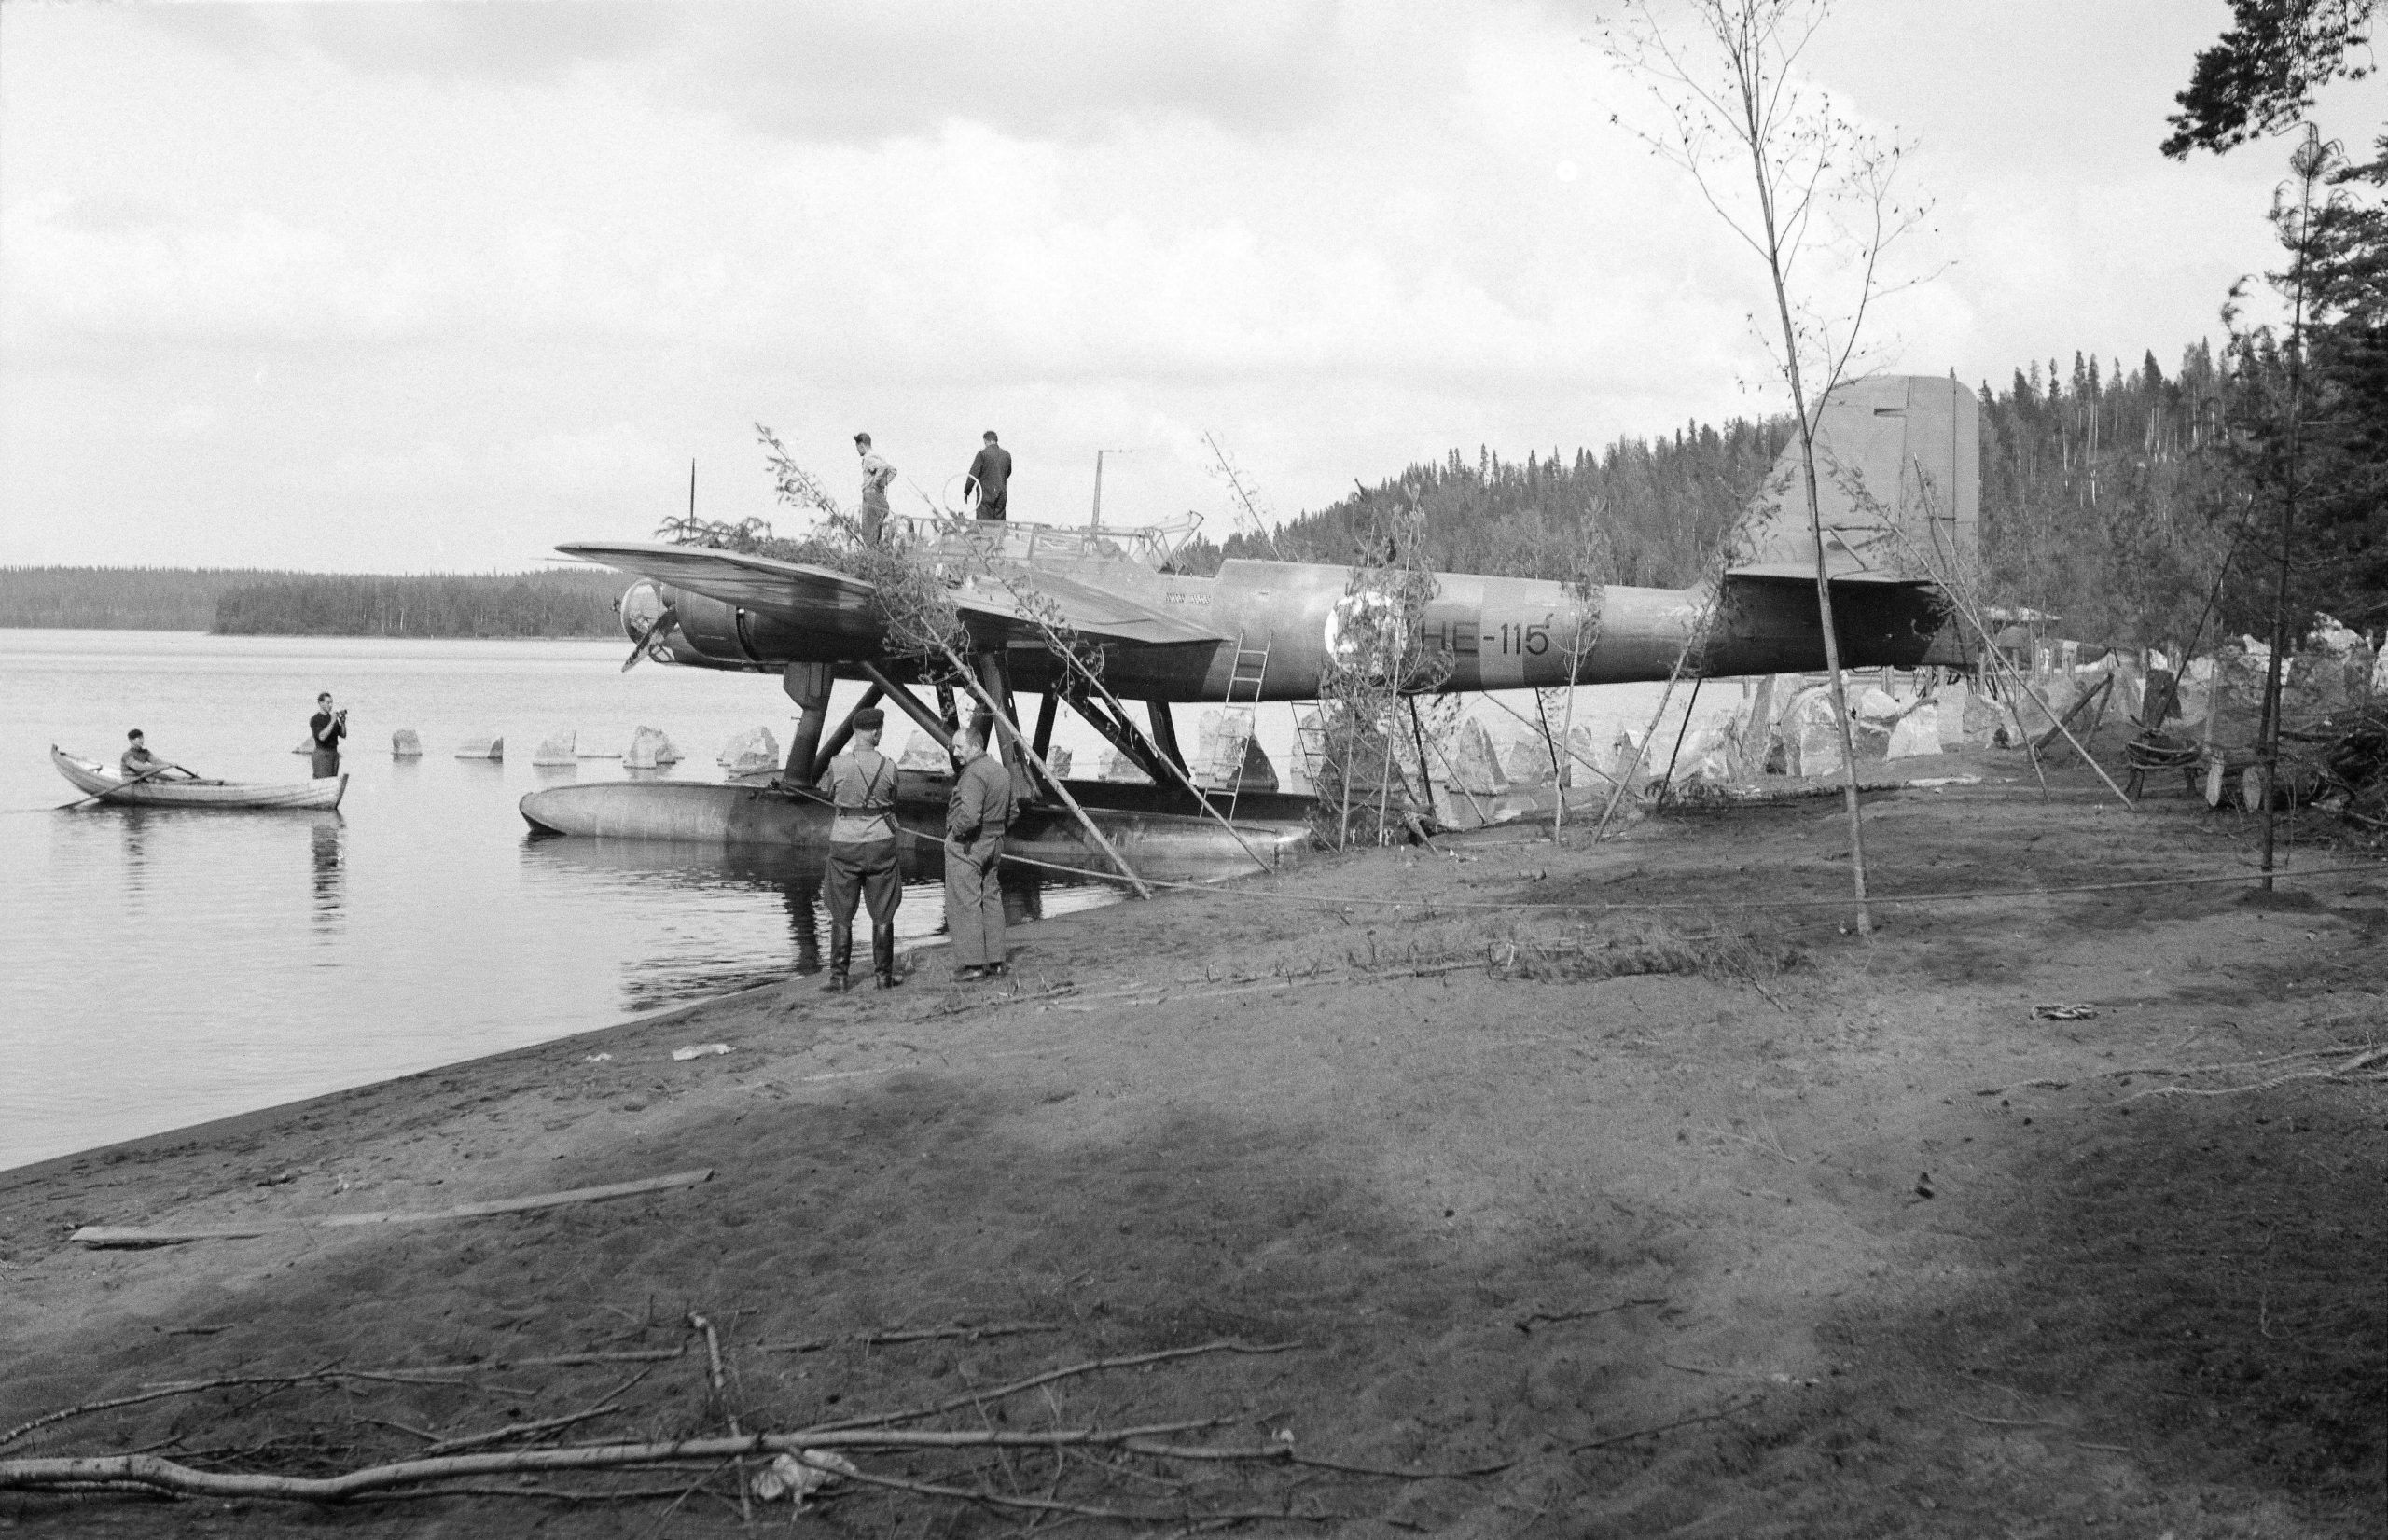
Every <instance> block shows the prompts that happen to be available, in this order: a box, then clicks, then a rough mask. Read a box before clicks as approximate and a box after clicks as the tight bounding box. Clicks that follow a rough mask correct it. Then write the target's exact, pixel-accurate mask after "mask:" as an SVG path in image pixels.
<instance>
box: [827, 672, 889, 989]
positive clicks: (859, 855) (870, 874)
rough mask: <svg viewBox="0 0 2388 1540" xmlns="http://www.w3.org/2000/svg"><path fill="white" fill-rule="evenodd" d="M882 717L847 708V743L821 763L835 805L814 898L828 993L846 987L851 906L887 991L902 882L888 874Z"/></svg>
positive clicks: (850, 978) (850, 967)
mask: <svg viewBox="0 0 2388 1540" xmlns="http://www.w3.org/2000/svg"><path fill="white" fill-rule="evenodd" d="M886 726H887V714H886V713H885V712H883V711H880V710H878V709H877V708H876V707H873V708H871V709H869V710H866V711H858V712H856V713H854V745H853V746H852V747H851V748H849V749H847V750H846V752H845V753H843V754H841V755H840V756H838V757H836V758H835V759H832V760H831V761H829V773H827V774H826V775H824V776H823V777H821V786H820V789H821V790H822V791H823V792H824V793H826V794H827V796H828V797H829V799H830V800H831V801H832V802H833V803H835V804H836V806H837V810H838V819H837V822H836V823H834V824H832V825H830V826H829V869H828V870H827V871H826V872H825V873H823V874H822V879H821V896H822V898H823V899H824V900H825V901H826V903H827V904H828V906H829V983H828V988H829V990H830V992H832V993H836V994H843V993H844V992H846V991H847V990H849V989H851V988H853V972H854V906H855V903H856V901H857V900H859V901H861V902H864V903H868V905H869V906H870V962H871V967H872V970H873V971H874V972H875V973H876V974H877V976H878V979H879V987H880V988H881V989H883V990H892V989H894V988H895V986H896V985H897V984H898V983H900V982H902V980H901V979H899V978H896V977H895V906H896V905H898V904H900V903H902V902H903V901H904V886H903V882H902V880H901V879H900V878H898V877H897V875H896V871H895V760H893V759H890V758H888V757H887V756H885V755H883V754H882V753H880V752H879V734H880V732H881V731H882V729H883V728H885V727H886Z"/></svg>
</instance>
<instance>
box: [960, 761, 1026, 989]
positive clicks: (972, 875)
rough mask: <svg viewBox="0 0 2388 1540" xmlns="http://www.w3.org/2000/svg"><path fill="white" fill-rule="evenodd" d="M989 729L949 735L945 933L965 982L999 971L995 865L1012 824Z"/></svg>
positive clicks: (999, 896) (1007, 780) (1000, 917)
mask: <svg viewBox="0 0 2388 1540" xmlns="http://www.w3.org/2000/svg"><path fill="white" fill-rule="evenodd" d="M992 727H993V724H992V723H991V722H988V721H986V720H984V719H983V718H982V719H981V720H980V721H978V722H974V723H972V724H971V725H970V726H968V727H966V728H963V729H962V730H961V731H960V732H958V733H955V734H954V735H953V754H954V757H955V758H957V759H959V760H961V761H962V773H961V774H959V775H957V776H955V777H954V779H953V797H952V798H951V800H950V801H949V802H948V803H947V804H946V810H945V928H946V930H947V932H948V933H949V934H950V935H951V936H952V937H953V960H954V977H955V978H962V979H965V980H966V979H973V978H995V977H997V976H999V975H1000V974H1002V972H1003V971H1004V892H1003V887H1002V884H1000V883H999V882H997V881H995V862H996V858H997V856H998V855H999V854H1000V853H1001V852H1002V850H1003V848H1004V830H1005V829H1006V828H1007V827H1008V826H1009V825H1010V824H1011V772H1010V771H1009V770H1006V769H1005V768H1004V765H1003V761H1001V760H999V759H997V758H996V757H995V756H993V755H991V754H989V753H988V752H987V734H988V732H989V731H990V730H991V728H992Z"/></svg>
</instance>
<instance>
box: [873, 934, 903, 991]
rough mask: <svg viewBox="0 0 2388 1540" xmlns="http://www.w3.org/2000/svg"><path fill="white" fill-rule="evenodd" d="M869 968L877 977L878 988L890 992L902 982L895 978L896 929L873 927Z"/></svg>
mask: <svg viewBox="0 0 2388 1540" xmlns="http://www.w3.org/2000/svg"><path fill="white" fill-rule="evenodd" d="M870 962H871V966H872V967H873V968H874V969H875V970H876V971H877V973H878V975H879V987H880V988H881V989H883V990H892V989H894V988H895V986H896V985H898V984H900V983H902V982H903V981H904V980H903V979H901V978H897V977H896V976H895V926H893V925H887V926H884V927H880V926H874V927H872V929H871V933H870Z"/></svg>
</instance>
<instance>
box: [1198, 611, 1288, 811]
mask: <svg viewBox="0 0 2388 1540" xmlns="http://www.w3.org/2000/svg"><path fill="white" fill-rule="evenodd" d="M1244 634H1245V633H1244V632H1243V631H1237V632H1236V633H1235V666H1234V667H1232V668H1230V669H1229V670H1228V688H1227V694H1226V695H1225V696H1223V697H1222V698H1221V699H1220V702H1219V707H1220V709H1219V731H1218V736H1217V737H1215V738H1214V739H1213V740H1212V741H1211V763H1210V764H1209V766H1207V767H1206V769H1207V770H1208V772H1209V773H1208V776H1207V779H1208V780H1209V781H1210V783H1211V785H1212V786H1213V787H1214V788H1224V789H1225V790H1226V792H1227V794H1228V806H1227V819H1228V822H1229V823H1230V824H1232V823H1234V822H1235V804H1236V799H1237V798H1239V797H1241V796H1242V795H1243V767H1244V762H1245V761H1246V760H1247V759H1249V758H1250V757H1251V756H1252V741H1253V738H1254V736H1255V735H1256V732H1257V730H1258V728H1259V725H1260V687H1261V684H1262V682H1263V681H1264V680H1266V679H1267V678H1268V677H1269V650H1270V647H1272V646H1273V645H1276V640H1277V633H1276V632H1275V631H1269V632H1267V633H1266V634H1264V635H1263V636H1262V637H1261V639H1260V645H1258V646H1256V647H1247V646H1245V645H1243V639H1244ZM1239 707H1241V708H1243V712H1244V715H1245V719H1246V721H1247V722H1248V723H1249V724H1250V728H1249V729H1248V730H1246V731H1245V732H1244V733H1243V736H1242V737H1240V738H1239V737H1237V736H1235V735H1234V734H1233V733H1232V732H1231V730H1230V728H1231V727H1232V725H1233V723H1234V720H1235V712H1236V710H1237V709H1238V708H1239Z"/></svg>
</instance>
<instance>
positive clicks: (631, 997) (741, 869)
mask: <svg viewBox="0 0 2388 1540" xmlns="http://www.w3.org/2000/svg"><path fill="white" fill-rule="evenodd" d="M827 856H828V852H827V848H826V845H822V844H809V845H771V846H745V847H739V848H737V849H728V848H725V847H722V846H719V845H712V844H684V843H680V842H677V841H673V840H665V839H624V840H614V839H528V840H525V841H524V843H523V846H522V862H523V867H524V870H525V871H526V872H527V873H529V874H531V875H532V876H534V877H535V879H538V880H542V881H556V882H559V883H565V884H570V885H573V886H576V887H581V888H587V887H592V886H594V887H606V888H612V889H614V890H616V891H617V892H627V893H628V894H629V895H632V897H633V898H634V901H635V902H636V903H637V904H638V906H639V907H640V908H641V909H643V910H644V911H645V912H646V914H647V916H648V920H647V923H646V926H645V927H644V930H645V935H646V937H647V939H646V944H645V945H644V947H643V948H642V950H640V951H639V952H638V953H637V954H635V955H632V956H629V957H626V958H625V959H624V960H623V962H622V964H621V988H622V1004H623V1007H624V1008H625V1009H628V1010H633V1011H638V1010H652V1009H657V1008H659V1007H661V1006H670V1005H675V1004H678V1003H680V1002H682V1001H686V1000H689V999H693V998H697V997H700V996H702V995H707V994H713V993H718V992H722V991H724V990H730V989H740V988H743V987H746V986H748V985H753V984H760V983H768V982H771V981H772V980H775V979H779V978H786V977H788V976H789V975H790V974H798V975H803V974H813V973H818V972H820V971H821V969H822V967H823V965H824V963H825V954H826V951H827V950H828V929H829V917H828V913H827V910H826V908H825V906H824V905H823V903H822V901H821V886H822V878H823V875H824V873H825V872H826V869H827ZM897 870H898V872H899V874H900V876H901V878H902V881H903V892H904V898H903V902H902V903H901V904H900V905H899V906H898V907H897V909H896V910H895V944H896V947H897V950H910V949H912V948H915V947H919V946H922V945H924V944H927V943H930V942H933V941H935V940H937V939H938V938H939V937H941V936H943V935H944V934H945V862H944V853H943V851H942V849H941V848H940V847H939V846H937V844H936V843H934V842H933V841H930V840H927V839H906V840H904V841H903V842H902V844H901V845H900V846H899V849H898V856H897ZM1003 888H1004V914H1005V918H1006V919H1007V921H1008V922H1009V923H1012V924H1015V925H1019V924H1027V923H1033V922H1034V921H1037V920H1041V919H1044V918H1046V917H1047V916H1048V915H1058V914H1063V913H1068V912H1070V911H1072V910H1074V909H1088V908H1091V907H1094V906H1096V905H1100V904H1106V903H1111V902H1115V901H1116V900H1117V898H1118V894H1117V892H1116V891H1115V890H1114V889H1111V888H1109V887H1106V886H1104V885H1103V884H1100V883H1091V882H1082V881H1076V880H1060V881H1056V880H1054V879H1051V878H1047V877H1042V876H1039V875H1038V874H1037V873H1035V872H1033V871H1013V870H1007V871H1006V872H1005V874H1004V879H1003ZM763 893H770V894H773V895H776V896H777V897H778V900H779V903H778V905H777V906H776V908H777V909H778V916H777V918H778V921H779V926H780V934H779V936H777V937H767V936H765V935H763V934H760V933H759V932H758V928H757V925H756V921H757V919H758V918H759V914H758V911H757V909H756V908H755V906H754V903H753V895H757V894H763Z"/></svg>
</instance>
